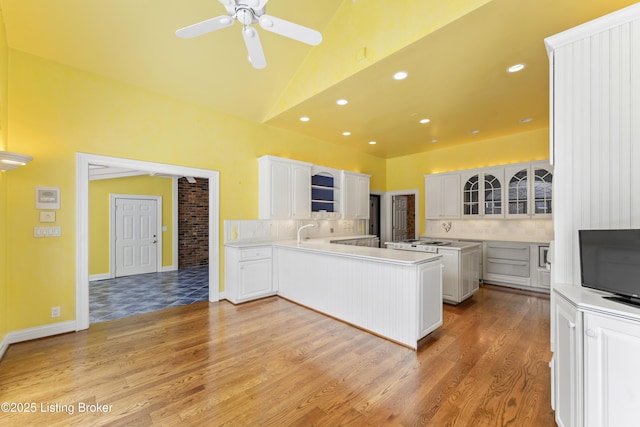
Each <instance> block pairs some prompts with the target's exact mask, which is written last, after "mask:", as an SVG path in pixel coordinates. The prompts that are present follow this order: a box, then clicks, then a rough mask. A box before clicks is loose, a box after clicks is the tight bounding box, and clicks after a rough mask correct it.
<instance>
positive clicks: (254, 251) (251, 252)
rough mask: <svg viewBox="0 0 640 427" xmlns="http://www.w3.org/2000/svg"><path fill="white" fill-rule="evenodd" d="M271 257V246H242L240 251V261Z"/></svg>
mask: <svg viewBox="0 0 640 427" xmlns="http://www.w3.org/2000/svg"><path fill="white" fill-rule="evenodd" d="M263 258H271V248H270V247H264V248H258V247H256V248H244V249H242V250H241V251H240V261H248V260H252V259H263Z"/></svg>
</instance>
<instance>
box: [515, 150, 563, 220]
mask: <svg viewBox="0 0 640 427" xmlns="http://www.w3.org/2000/svg"><path fill="white" fill-rule="evenodd" d="M504 173H505V180H504V183H505V198H506V212H505V214H506V216H507V218H529V217H533V218H550V217H551V202H552V199H553V198H552V196H553V192H552V184H553V173H552V170H551V166H550V165H549V163H548V162H534V163H518V164H515V165H509V166H506V167H505V168H504Z"/></svg>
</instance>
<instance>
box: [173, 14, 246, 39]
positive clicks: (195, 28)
mask: <svg viewBox="0 0 640 427" xmlns="http://www.w3.org/2000/svg"><path fill="white" fill-rule="evenodd" d="M231 25H233V18H232V17H230V16H228V15H222V16H217V17H215V18H211V19H207V20H206V21H202V22H198V23H197V24H193V25H189V26H188V27H184V28H180V29H179V30H177V31H176V36H178V37H181V38H183V39H190V38H192V37H197V36H201V35H203V34H207V33H210V32H212V31H216V30H220V29H222V28H227V27H229V26H231Z"/></svg>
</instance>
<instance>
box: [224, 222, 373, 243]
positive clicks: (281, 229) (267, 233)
mask: <svg viewBox="0 0 640 427" xmlns="http://www.w3.org/2000/svg"><path fill="white" fill-rule="evenodd" d="M305 224H315V225H316V226H315V227H312V228H306V229H305V230H304V231H303V235H304V236H305V237H310V238H319V237H333V236H350V235H358V234H366V230H367V221H366V220H343V219H317V220H316V219H309V220H291V219H284V220H273V219H256V220H226V221H224V242H225V243H231V242H233V243H242V242H264V241H273V240H291V239H295V238H296V237H297V232H298V228H299V227H301V226H303V225H305Z"/></svg>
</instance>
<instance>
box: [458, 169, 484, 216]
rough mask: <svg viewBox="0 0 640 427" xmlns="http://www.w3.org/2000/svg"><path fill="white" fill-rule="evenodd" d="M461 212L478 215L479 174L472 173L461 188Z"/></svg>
mask: <svg viewBox="0 0 640 427" xmlns="http://www.w3.org/2000/svg"><path fill="white" fill-rule="evenodd" d="M462 214H463V215H479V214H480V178H479V175H473V176H472V177H470V178H469V179H468V180H467V182H465V184H464V188H463V190H462Z"/></svg>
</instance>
